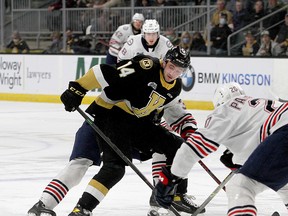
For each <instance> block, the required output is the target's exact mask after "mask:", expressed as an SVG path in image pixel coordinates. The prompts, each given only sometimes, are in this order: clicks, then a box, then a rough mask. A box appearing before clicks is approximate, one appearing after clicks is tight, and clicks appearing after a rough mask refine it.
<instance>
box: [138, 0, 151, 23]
mask: <svg viewBox="0 0 288 216" xmlns="http://www.w3.org/2000/svg"><path fill="white" fill-rule="evenodd" d="M150 6H152V0H136V1H135V7H142V9H141V10H142V14H143V15H144V17H145V18H146V19H153V10H152V9H151V8H149V7H150ZM147 7H148V8H147Z"/></svg>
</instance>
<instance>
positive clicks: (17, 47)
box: [6, 31, 30, 53]
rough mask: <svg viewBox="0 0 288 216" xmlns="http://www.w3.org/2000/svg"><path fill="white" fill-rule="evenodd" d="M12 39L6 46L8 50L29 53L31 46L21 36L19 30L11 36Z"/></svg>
mask: <svg viewBox="0 0 288 216" xmlns="http://www.w3.org/2000/svg"><path fill="white" fill-rule="evenodd" d="M11 38H12V40H11V41H10V42H9V44H8V45H7V46H6V48H7V49H6V51H7V52H9V53H29V52H30V48H29V46H28V44H27V43H26V41H24V40H23V39H22V38H21V35H20V33H19V32H18V31H14V32H13V33H12V36H11Z"/></svg>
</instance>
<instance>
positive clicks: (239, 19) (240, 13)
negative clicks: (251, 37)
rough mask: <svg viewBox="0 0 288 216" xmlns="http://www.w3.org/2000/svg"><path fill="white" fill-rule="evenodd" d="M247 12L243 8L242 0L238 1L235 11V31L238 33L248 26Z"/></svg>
mask: <svg viewBox="0 0 288 216" xmlns="http://www.w3.org/2000/svg"><path fill="white" fill-rule="evenodd" d="M247 16H248V13H247V10H246V9H245V8H244V6H243V1H242V0H236V2H235V10H234V11H233V31H234V32H235V31H238V30H239V29H241V28H243V27H244V26H246V25H247V23H248V21H247Z"/></svg>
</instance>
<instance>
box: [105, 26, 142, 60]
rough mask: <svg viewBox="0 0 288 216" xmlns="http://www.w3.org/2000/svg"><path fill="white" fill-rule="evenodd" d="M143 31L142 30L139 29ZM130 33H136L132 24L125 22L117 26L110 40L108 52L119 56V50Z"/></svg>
mask: <svg viewBox="0 0 288 216" xmlns="http://www.w3.org/2000/svg"><path fill="white" fill-rule="evenodd" d="M139 33H141V31H139ZM130 35H134V32H133V27H132V24H124V25H121V26H119V27H118V28H117V30H116V31H115V32H114V34H113V35H112V37H111V39H110V41H109V50H108V52H109V53H110V54H111V55H112V56H115V57H117V55H118V52H119V50H120V49H121V48H122V47H123V45H124V43H125V42H126V41H127V39H128V38H129V36H130Z"/></svg>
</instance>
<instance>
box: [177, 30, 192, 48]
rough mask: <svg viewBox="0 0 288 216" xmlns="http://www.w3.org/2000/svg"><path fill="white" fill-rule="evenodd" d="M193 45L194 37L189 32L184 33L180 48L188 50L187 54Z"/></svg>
mask: <svg viewBox="0 0 288 216" xmlns="http://www.w3.org/2000/svg"><path fill="white" fill-rule="evenodd" d="M191 45H192V35H191V34H190V33H189V32H188V31H184V32H182V34H181V37H180V43H179V46H180V47H181V48H183V49H185V50H186V52H190V50H191Z"/></svg>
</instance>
